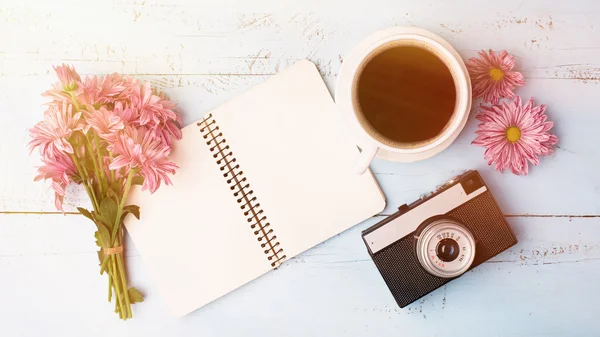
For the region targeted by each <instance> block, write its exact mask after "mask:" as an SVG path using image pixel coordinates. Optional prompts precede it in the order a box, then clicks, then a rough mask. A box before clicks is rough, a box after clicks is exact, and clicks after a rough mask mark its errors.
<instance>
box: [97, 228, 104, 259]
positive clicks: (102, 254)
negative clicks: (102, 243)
mask: <svg viewBox="0 0 600 337" xmlns="http://www.w3.org/2000/svg"><path fill="white" fill-rule="evenodd" d="M96 233H97V232H96ZM97 253H98V261H100V265H102V263H103V262H104V250H103V249H100V250H99V251H98V252H97Z"/></svg>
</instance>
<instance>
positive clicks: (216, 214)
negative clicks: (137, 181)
mask: <svg viewBox="0 0 600 337" xmlns="http://www.w3.org/2000/svg"><path fill="white" fill-rule="evenodd" d="M342 128H343V126H342V122H341V120H340V118H339V116H338V113H337V111H336V107H335V105H334V102H333V100H332V99H331V96H330V95H329V92H328V91H327V88H326V87H325V84H324V83H323V80H322V79H321V76H320V75H319V73H318V71H317V69H316V67H315V66H314V65H313V64H312V63H311V62H309V61H306V60H304V61H299V62H298V63H296V64H295V65H293V66H292V67H290V68H288V69H286V70H285V71H283V72H281V73H280V74H278V75H276V76H274V77H272V78H270V79H269V80H267V81H265V82H264V83H262V84H260V85H258V86H256V87H254V88H253V89H251V90H250V91H248V92H246V93H244V94H242V95H240V96H238V97H237V98H235V99H233V100H232V101H230V102H228V103H226V104H223V105H222V106H220V107H218V108H217V109H215V110H213V111H211V112H210V113H209V114H207V115H205V117H204V119H202V120H200V121H198V122H197V123H194V124H192V125H190V126H187V127H185V128H184V129H183V130H182V131H183V139H182V140H181V141H179V142H177V143H176V145H175V148H174V150H173V152H172V155H171V158H172V159H173V161H174V162H175V163H177V165H179V167H180V168H179V170H178V171H177V173H176V174H175V175H174V176H173V179H172V180H173V186H165V187H162V188H160V189H159V190H158V191H157V192H156V193H155V194H153V195H150V194H149V193H148V192H147V191H144V192H142V191H140V190H139V189H136V190H134V191H132V193H131V197H130V199H129V200H128V201H129V203H132V204H136V205H139V206H140V207H141V219H140V220H139V221H138V220H136V219H135V218H133V217H131V216H129V217H127V219H126V220H125V225H126V227H127V230H128V231H129V234H130V235H131V238H132V239H133V242H134V243H135V245H136V247H137V248H138V250H139V251H140V253H141V255H142V258H143V260H144V261H145V263H146V265H147V266H148V268H149V270H150V273H151V274H152V275H153V277H154V279H155V282H156V285H157V287H158V289H159V292H160V293H161V295H162V297H163V298H164V300H165V302H166V303H167V305H168V307H169V309H170V311H171V312H172V313H173V314H174V315H177V316H181V315H185V314H187V313H189V312H191V311H193V310H195V309H197V308H199V307H201V306H203V305H205V304H207V303H209V302H211V301H213V300H215V299H217V298H219V297H221V296H223V295H225V294H226V293H228V292H230V291H232V290H234V289H236V288H238V287H240V286H242V285H244V284H245V283H247V282H249V281H251V280H253V279H255V278H257V277H258V276H260V275H262V274H264V273H266V272H268V271H270V270H272V269H274V268H276V267H278V266H279V265H280V264H281V263H285V261H286V260H289V259H290V258H292V257H294V256H295V255H298V254H299V253H301V252H303V251H305V250H307V249H309V248H311V247H313V246H315V245H317V244H318V243H320V242H323V241H325V240H327V239H328V238H330V237H332V236H334V235H336V234H338V233H340V232H342V231H344V230H346V229H348V228H350V227H351V226H353V225H355V224H357V223H359V222H361V221H363V220H365V219H367V218H369V217H371V216H373V215H374V214H376V213H378V212H380V211H381V210H382V209H383V208H384V207H385V200H384V197H383V195H382V193H381V191H380V189H379V186H378V185H377V183H376V181H375V179H374V178H373V176H372V174H371V173H370V172H368V173H365V174H363V175H356V174H355V173H354V171H353V168H354V165H355V162H356V160H357V156H358V154H359V153H358V150H357V148H356V146H355V145H354V144H353V143H352V142H351V141H350V140H349V139H348V138H347V137H346V135H345V133H344V131H343V130H342Z"/></svg>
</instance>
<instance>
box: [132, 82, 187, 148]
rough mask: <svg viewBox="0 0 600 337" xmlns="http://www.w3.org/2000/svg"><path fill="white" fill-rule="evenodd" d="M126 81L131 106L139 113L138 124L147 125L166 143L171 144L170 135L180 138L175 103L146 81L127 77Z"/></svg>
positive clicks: (179, 120)
mask: <svg viewBox="0 0 600 337" xmlns="http://www.w3.org/2000/svg"><path fill="white" fill-rule="evenodd" d="M127 83H128V85H129V87H130V89H131V91H130V92H129V94H130V97H129V98H130V99H131V107H132V108H133V109H135V110H136V111H137V112H138V113H139V124H140V125H143V126H146V127H148V129H149V130H151V132H152V133H153V134H154V135H155V136H157V137H160V138H161V139H162V140H163V141H164V142H165V144H167V145H170V144H171V137H174V138H175V139H181V130H180V128H179V125H181V123H182V117H181V114H179V112H178V111H177V104H175V103H173V102H172V101H170V100H169V99H168V98H167V97H166V95H164V94H163V93H158V94H156V93H155V92H154V90H152V88H151V87H150V84H149V83H148V82H146V83H143V84H141V83H140V82H139V81H137V80H136V79H131V78H129V79H128V80H127Z"/></svg>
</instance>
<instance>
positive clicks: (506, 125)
mask: <svg viewBox="0 0 600 337" xmlns="http://www.w3.org/2000/svg"><path fill="white" fill-rule="evenodd" d="M479 109H480V112H481V113H480V114H478V115H477V116H476V118H477V119H478V120H480V121H481V123H480V124H479V126H478V129H477V131H475V133H476V134H477V135H478V136H477V138H476V139H475V140H474V141H473V144H475V145H479V146H483V147H485V148H486V150H485V155H484V158H485V159H487V160H488V164H489V165H492V163H495V164H496V170H498V171H500V172H504V171H505V170H506V169H511V171H512V172H513V173H514V174H517V175H526V174H527V173H528V165H527V161H529V162H531V163H532V164H533V165H538V164H539V158H538V156H547V155H549V154H551V153H552V146H554V145H556V144H557V143H558V137H556V136H555V135H553V134H551V133H550V132H549V131H550V129H552V127H553V126H554V123H553V122H550V121H547V120H546V119H547V116H546V115H545V112H546V106H545V105H544V104H542V105H540V106H534V99H533V97H532V98H531V99H530V100H529V101H528V102H527V103H526V104H525V105H524V106H522V105H521V98H520V97H518V96H517V98H516V99H515V100H514V101H511V102H502V104H501V105H493V106H484V105H481V106H480V108H479Z"/></svg>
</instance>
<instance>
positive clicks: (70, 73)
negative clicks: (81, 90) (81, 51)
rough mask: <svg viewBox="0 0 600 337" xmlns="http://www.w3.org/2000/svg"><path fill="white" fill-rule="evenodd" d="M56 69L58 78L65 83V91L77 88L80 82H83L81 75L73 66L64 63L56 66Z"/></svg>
mask: <svg viewBox="0 0 600 337" xmlns="http://www.w3.org/2000/svg"><path fill="white" fill-rule="evenodd" d="M54 71H56V75H57V76H58V80H59V81H60V83H61V84H62V85H63V89H64V90H65V91H74V90H77V87H78V85H79V83H81V77H80V76H79V74H78V73H77V72H76V71H75V68H74V67H73V66H68V65H66V64H64V63H63V65H61V66H58V67H56V66H55V67H54Z"/></svg>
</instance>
